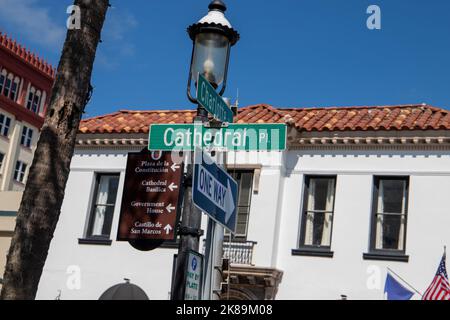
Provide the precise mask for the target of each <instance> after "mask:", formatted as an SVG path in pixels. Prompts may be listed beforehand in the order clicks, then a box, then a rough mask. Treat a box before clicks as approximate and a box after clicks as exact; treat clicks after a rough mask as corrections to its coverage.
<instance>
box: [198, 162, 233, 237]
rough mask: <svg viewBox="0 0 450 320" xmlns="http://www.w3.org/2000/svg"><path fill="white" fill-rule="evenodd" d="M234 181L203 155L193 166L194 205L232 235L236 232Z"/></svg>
mask: <svg viewBox="0 0 450 320" xmlns="http://www.w3.org/2000/svg"><path fill="white" fill-rule="evenodd" d="M237 193H238V186H237V183H236V181H234V179H233V178H232V177H231V176H230V175H229V174H228V173H227V172H226V171H225V170H223V169H222V168H220V167H219V166H218V165H217V164H215V163H214V161H213V160H212V159H211V158H210V157H208V156H207V155H206V154H205V153H203V155H202V162H201V163H199V164H195V166H194V183H193V192H192V198H193V202H194V204H195V205H196V206H197V207H198V208H199V209H200V210H202V211H203V212H205V213H206V214H207V215H208V216H210V217H211V218H212V219H214V220H215V221H216V222H218V223H220V224H221V225H223V226H224V227H225V228H226V229H228V230H230V231H231V232H232V233H235V232H236V215H237Z"/></svg>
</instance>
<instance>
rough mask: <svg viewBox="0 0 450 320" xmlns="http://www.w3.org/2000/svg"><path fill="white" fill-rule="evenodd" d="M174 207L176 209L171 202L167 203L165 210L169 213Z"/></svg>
mask: <svg viewBox="0 0 450 320" xmlns="http://www.w3.org/2000/svg"><path fill="white" fill-rule="evenodd" d="M175 209H176V207H174V206H172V204H169V205H168V206H167V207H166V210H167V211H168V212H169V213H172V211H173V210H175Z"/></svg>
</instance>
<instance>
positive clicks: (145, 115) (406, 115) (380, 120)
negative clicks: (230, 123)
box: [79, 104, 450, 133]
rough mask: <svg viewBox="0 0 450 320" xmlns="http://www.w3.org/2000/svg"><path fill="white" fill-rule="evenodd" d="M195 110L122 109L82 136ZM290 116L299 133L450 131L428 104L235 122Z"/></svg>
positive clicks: (253, 112)
mask: <svg viewBox="0 0 450 320" xmlns="http://www.w3.org/2000/svg"><path fill="white" fill-rule="evenodd" d="M194 116H195V111H194V110H151V111H129V110H121V111H118V112H115V113H112V114H107V115H103V116H99V117H94V118H89V119H85V120H83V121H82V122H81V124H80V129H79V130H80V133H104V132H108V133H147V132H148V131H149V130H148V128H149V126H150V125H151V124H182V123H192V121H193V119H194ZM285 116H290V118H291V119H292V120H293V124H292V125H294V126H295V127H296V128H297V129H298V130H300V131H302V130H303V131H361V130H362V131H369V130H450V112H449V111H447V110H444V109H440V108H435V107H432V106H428V105H423V104H419V105H399V106H374V107H329V108H275V107H272V106H270V105H266V104H260V105H254V106H248V107H244V108H241V109H240V110H239V114H238V116H237V117H236V119H235V122H236V123H284V121H285Z"/></svg>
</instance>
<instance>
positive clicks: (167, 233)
mask: <svg viewBox="0 0 450 320" xmlns="http://www.w3.org/2000/svg"><path fill="white" fill-rule="evenodd" d="M182 176H183V165H182V164H178V163H175V162H173V161H172V157H171V152H151V153H148V152H147V153H130V154H128V162H127V170H126V176H125V185H124V190H123V197H122V207H121V212H120V221H119V229H118V234H117V240H118V241H130V240H163V241H174V240H175V239H176V227H177V221H178V218H179V210H178V209H179V207H180V200H181V197H180V189H181V188H182V187H181V182H182Z"/></svg>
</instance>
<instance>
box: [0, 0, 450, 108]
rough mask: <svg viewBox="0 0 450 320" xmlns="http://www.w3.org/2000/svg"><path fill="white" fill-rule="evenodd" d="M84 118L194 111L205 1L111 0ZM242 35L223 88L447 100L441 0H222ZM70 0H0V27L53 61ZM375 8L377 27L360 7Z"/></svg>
mask: <svg viewBox="0 0 450 320" xmlns="http://www.w3.org/2000/svg"><path fill="white" fill-rule="evenodd" d="M111 3H112V6H113V7H112V8H111V9H110V11H109V13H108V17H107V22H106V26H105V28H104V32H103V43H102V44H100V47H99V50H98V55H97V59H96V63H95V67H94V74H93V80H92V83H93V85H94V87H95V91H94V96H93V98H92V100H91V103H90V104H89V105H88V107H87V109H86V116H95V115H99V114H104V113H109V112H114V111H117V110H119V109H136V110H137V109H168V108H174V109H185V108H193V107H194V106H193V105H192V104H190V103H189V102H188V100H187V98H186V93H185V91H186V82H187V76H188V66H189V63H190V54H191V48H192V43H191V41H190V40H189V38H188V36H187V33H186V27H187V26H188V25H190V24H191V23H193V22H196V21H197V20H198V19H199V18H201V17H202V16H203V15H205V14H206V13H207V6H208V3H209V0H190V1H186V0H169V1H167V0H151V1H148V0H127V1H125V0H111ZM226 3H227V5H228V7H229V10H228V11H227V16H228V18H229V19H230V21H231V22H232V24H233V25H234V26H235V28H236V29H237V30H238V31H239V32H240V34H241V41H240V42H239V43H238V44H237V45H236V46H235V47H234V48H233V51H232V56H231V64H230V75H229V86H228V89H227V92H226V96H228V97H231V98H232V99H234V98H235V97H236V92H237V89H239V95H240V99H239V100H240V105H241V106H245V105H250V104H257V103H269V104H272V105H275V106H280V107H314V106H348V105H390V104H408V103H423V102H425V103H428V104H431V105H435V106H438V107H443V108H450V19H448V12H450V1H448V0H371V1H366V0H345V1H336V0H277V1H274V0H272V1H261V0H258V1H257V0H245V1H243V0H228V1H226ZM70 4H72V1H71V0H0V8H1V11H0V30H1V31H4V32H7V33H8V34H9V35H11V36H12V37H14V38H16V39H17V40H18V41H19V42H21V43H23V44H25V45H26V46H27V47H29V48H30V49H32V50H33V51H35V52H38V53H39V55H41V56H42V57H44V58H46V59H47V60H49V61H50V62H51V63H53V64H54V65H55V66H56V65H57V63H58V60H59V54H60V51H61V48H62V44H63V41H64V38H65V32H66V31H65V21H66V19H67V14H66V8H67V6H68V5H70ZM373 4H375V5H378V6H379V7H380V8H381V14H382V16H381V18H382V25H381V27H382V28H381V30H369V29H368V28H367V27H366V20H367V18H368V17H369V15H368V14H367V13H366V10H367V8H368V6H369V5H373Z"/></svg>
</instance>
